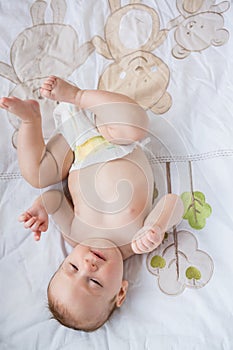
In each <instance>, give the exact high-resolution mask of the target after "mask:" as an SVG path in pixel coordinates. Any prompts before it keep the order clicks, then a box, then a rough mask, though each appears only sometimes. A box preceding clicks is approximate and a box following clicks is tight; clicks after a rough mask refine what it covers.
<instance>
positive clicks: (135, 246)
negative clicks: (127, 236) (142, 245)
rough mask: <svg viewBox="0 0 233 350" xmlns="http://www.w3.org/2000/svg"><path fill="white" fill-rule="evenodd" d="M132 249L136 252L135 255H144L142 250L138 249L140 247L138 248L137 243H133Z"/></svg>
mask: <svg viewBox="0 0 233 350" xmlns="http://www.w3.org/2000/svg"><path fill="white" fill-rule="evenodd" d="M131 248H132V250H133V252H134V253H135V254H142V253H143V252H141V251H140V249H138V246H137V244H136V241H133V242H132V243H131Z"/></svg>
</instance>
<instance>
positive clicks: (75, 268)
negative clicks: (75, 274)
mask: <svg viewBox="0 0 233 350" xmlns="http://www.w3.org/2000/svg"><path fill="white" fill-rule="evenodd" d="M70 265H71V266H72V268H73V269H74V270H76V271H78V268H77V266H76V265H74V264H72V263H70Z"/></svg>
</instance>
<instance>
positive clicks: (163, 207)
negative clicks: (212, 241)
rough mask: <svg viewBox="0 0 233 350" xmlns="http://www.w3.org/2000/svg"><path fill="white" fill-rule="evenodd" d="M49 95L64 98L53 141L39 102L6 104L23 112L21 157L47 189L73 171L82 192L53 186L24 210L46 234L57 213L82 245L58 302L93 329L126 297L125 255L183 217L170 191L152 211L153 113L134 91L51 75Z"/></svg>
mask: <svg viewBox="0 0 233 350" xmlns="http://www.w3.org/2000/svg"><path fill="white" fill-rule="evenodd" d="M41 95H42V97H46V98H50V99H52V100H55V101H58V102H63V103H61V104H60V105H59V106H58V107H57V109H56V111H55V120H56V126H57V129H58V133H57V134H56V135H55V136H53V137H52V138H51V139H50V141H49V142H48V143H47V145H45V142H44V139H43V135H42V127H41V122H42V119H41V114H40V109H39V105H38V103H37V102H36V101H34V100H27V101H22V100H20V99H18V98H15V97H10V98H6V97H5V98H2V99H0V106H1V107H2V108H4V109H7V110H8V111H9V112H11V113H14V114H16V115H17V116H18V117H20V118H21V120H22V123H21V127H20V130H19V134H18V159H19V166H20V169H21V172H22V175H23V176H24V178H25V179H26V180H27V181H28V182H29V183H30V184H31V185H32V186H35V187H37V188H44V187H46V186H49V185H51V184H54V183H58V182H60V181H61V180H63V179H65V178H66V177H67V176H68V187H69V191H70V194H71V197H72V205H70V204H69V202H68V201H67V199H66V197H65V196H64V195H63V193H62V192H60V191H56V190H52V191H47V192H45V193H44V194H43V195H42V196H41V197H40V198H38V199H37V200H36V201H35V202H34V204H33V205H32V207H31V208H29V209H28V210H27V211H26V212H25V213H24V214H22V215H21V216H20V221H23V222H24V223H25V224H24V225H25V227H26V228H30V229H31V230H32V231H33V232H34V236H35V239H36V240H39V239H40V235H41V232H43V231H46V230H47V226H48V214H52V215H53V218H54V221H55V222H56V223H57V224H58V226H59V228H60V230H61V232H62V233H63V235H64V238H65V239H66V240H67V241H68V242H69V243H70V244H71V245H72V246H73V247H74V249H73V251H72V252H71V254H69V255H68V256H67V258H66V259H65V260H64V262H63V263H62V265H61V266H60V267H59V269H58V270H57V272H56V273H55V274H54V276H53V277H52V279H51V281H50V283H49V287H48V300H49V306H50V310H51V311H52V313H53V315H54V317H55V318H56V319H57V320H58V321H60V323H62V324H63V325H66V326H68V327H71V328H74V329H82V330H86V331H92V330H95V329H97V328H99V327H100V326H101V325H102V324H103V323H104V322H105V321H106V320H107V319H108V317H109V315H110V314H111V313H112V311H113V310H114V309H115V308H116V307H120V306H121V305H122V303H123V302H124V300H125V297H126V293H127V288H128V282H127V281H126V280H124V279H123V260H125V259H127V258H128V257H130V256H131V255H133V254H142V253H148V252H150V251H152V250H153V249H155V248H156V247H157V246H158V245H159V244H160V243H161V242H162V240H163V237H164V233H165V231H166V230H168V229H170V228H171V227H172V226H173V225H176V224H177V223H178V222H179V221H180V220H181V218H182V215H183V204H182V201H181V200H180V198H179V197H178V196H176V195H174V194H169V195H166V196H164V197H163V198H161V200H160V201H159V202H158V203H157V205H156V206H155V207H154V208H153V209H152V196H153V184H154V180H153V174H152V170H151V167H150V165H149V162H148V160H147V158H146V156H145V154H144V152H143V150H142V147H141V141H142V140H143V139H145V137H146V135H147V130H148V117H147V114H146V113H145V111H144V110H143V109H142V108H141V107H140V106H139V105H138V104H137V103H136V102H135V101H133V100H132V99H130V98H129V97H127V96H124V95H121V94H117V93H113V92H107V91H101V90H81V89H79V88H78V87H76V86H73V85H71V84H69V83H67V82H66V81H64V80H62V79H60V78H57V77H54V76H51V77H49V78H48V79H47V80H46V81H45V82H44V84H43V85H42V88H41Z"/></svg>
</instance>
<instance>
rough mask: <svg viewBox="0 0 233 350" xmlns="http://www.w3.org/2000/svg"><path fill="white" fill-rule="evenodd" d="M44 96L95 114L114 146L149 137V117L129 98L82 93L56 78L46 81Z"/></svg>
mask: <svg viewBox="0 0 233 350" xmlns="http://www.w3.org/2000/svg"><path fill="white" fill-rule="evenodd" d="M41 94H42V95H43V96H45V97H47V98H50V99H52V100H57V101H63V102H68V103H72V104H75V105H76V106H78V107H79V108H82V109H89V110H90V111H92V112H93V113H95V115H96V124H97V127H98V129H99V131H100V133H101V134H102V135H103V136H104V137H105V138H106V139H107V140H108V141H111V142H112V143H118V144H129V143H132V142H134V141H137V140H140V139H142V138H143V137H145V136H146V133H147V130H148V117H147V114H146V112H145V111H144V110H143V109H142V108H141V107H140V106H139V105H138V104H137V103H136V102H135V101H134V100H132V99H131V98H129V97H128V96H125V95H122V94H118V93H114V92H110V91H103V90H80V89H79V88H78V87H75V86H73V85H71V84H69V83H67V82H66V81H64V80H62V79H60V78H57V77H54V76H51V77H49V78H48V79H47V80H46V81H45V82H44V84H43V85H42V87H41Z"/></svg>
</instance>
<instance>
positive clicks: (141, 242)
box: [131, 225, 164, 254]
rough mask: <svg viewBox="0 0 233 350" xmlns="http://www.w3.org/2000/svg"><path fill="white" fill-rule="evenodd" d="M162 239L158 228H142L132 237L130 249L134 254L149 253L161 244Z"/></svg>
mask: <svg viewBox="0 0 233 350" xmlns="http://www.w3.org/2000/svg"><path fill="white" fill-rule="evenodd" d="M163 238H164V232H162V231H161V229H160V227H159V226H157V225H154V226H144V227H143V228H142V229H141V230H139V231H138V232H137V234H136V235H135V236H134V237H133V240H132V243H131V247H132V249H133V251H134V253H135V254H143V253H149V252H151V251H152V250H154V249H155V248H157V247H158V246H159V245H160V244H161V243H162V240H163Z"/></svg>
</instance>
